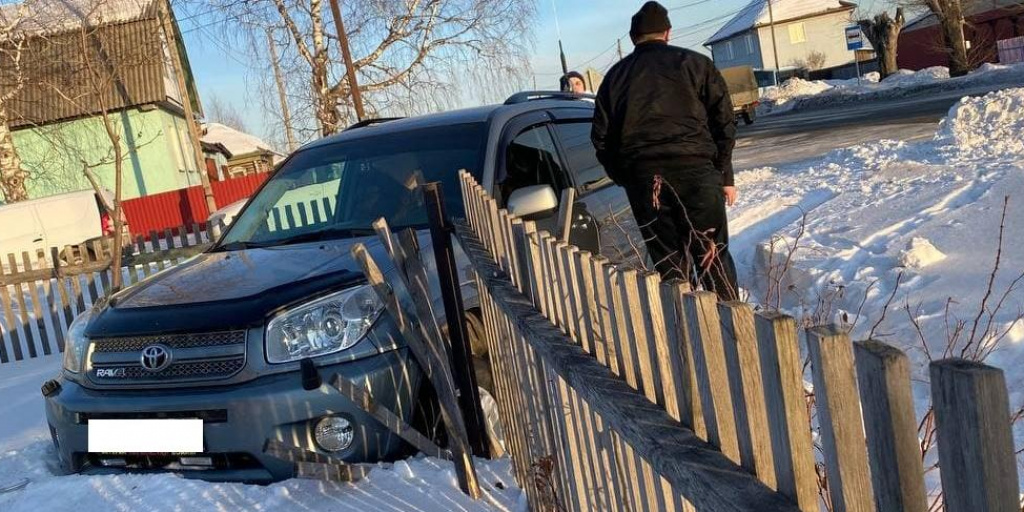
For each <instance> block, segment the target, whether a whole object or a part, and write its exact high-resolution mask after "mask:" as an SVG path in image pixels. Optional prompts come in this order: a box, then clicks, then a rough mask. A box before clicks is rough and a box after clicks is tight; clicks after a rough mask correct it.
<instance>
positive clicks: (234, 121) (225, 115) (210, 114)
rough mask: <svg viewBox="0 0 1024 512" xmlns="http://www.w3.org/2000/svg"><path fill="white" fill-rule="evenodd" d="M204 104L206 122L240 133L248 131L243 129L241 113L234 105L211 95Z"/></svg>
mask: <svg viewBox="0 0 1024 512" xmlns="http://www.w3.org/2000/svg"><path fill="white" fill-rule="evenodd" d="M204 103H205V104H206V118H207V120H208V121H211V122H214V123H220V124H222V125H225V126H230V127H231V128H234V129H236V130H238V131H240V132H244V131H248V130H246V128H245V121H244V120H243V119H242V113H241V112H239V111H238V109H237V108H235V106H234V105H232V104H230V103H226V102H225V101H224V100H223V99H222V98H221V97H220V96H218V95H216V94H211V95H210V96H209V97H207V99H206V101H205V102H204Z"/></svg>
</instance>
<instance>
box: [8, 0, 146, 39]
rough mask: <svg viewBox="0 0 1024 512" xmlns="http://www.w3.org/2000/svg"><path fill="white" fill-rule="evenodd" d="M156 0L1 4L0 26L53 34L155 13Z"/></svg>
mask: <svg viewBox="0 0 1024 512" xmlns="http://www.w3.org/2000/svg"><path fill="white" fill-rule="evenodd" d="M157 8H158V4H157V2H156V0H34V1H31V2H27V1H26V2H16V3H8V4H5V5H0V26H5V27H9V28H10V30H11V31H12V32H14V33H23V34H27V35H42V34H55V33H59V32H64V31H68V30H74V29H78V28H79V27H82V26H100V25H106V24H111V23H124V22H128V21H135V20H139V19H146V18H154V17H156V15H157V14H156V13H157Z"/></svg>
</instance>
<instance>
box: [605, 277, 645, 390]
mask: <svg viewBox="0 0 1024 512" xmlns="http://www.w3.org/2000/svg"><path fill="white" fill-rule="evenodd" d="M605 283H606V288H605V289H606V290H607V295H608V300H609V301H610V304H611V310H610V311H609V316H610V319H611V321H612V329H613V331H614V332H613V336H612V337H611V338H609V339H608V368H609V369H611V371H612V373H613V374H614V375H616V376H621V377H622V378H624V379H625V380H626V383H627V384H629V385H630V387H632V388H633V389H636V388H637V382H636V374H635V373H633V372H632V371H629V372H627V371H626V357H625V354H623V352H622V350H623V349H622V346H623V345H628V344H629V343H630V337H629V331H630V329H631V327H630V326H629V316H627V314H626V306H625V304H624V303H623V300H622V274H621V273H620V272H619V271H618V270H616V269H615V267H613V266H611V265H609V266H608V267H606V268H605ZM630 361H632V360H631V359H630ZM630 368H632V366H630Z"/></svg>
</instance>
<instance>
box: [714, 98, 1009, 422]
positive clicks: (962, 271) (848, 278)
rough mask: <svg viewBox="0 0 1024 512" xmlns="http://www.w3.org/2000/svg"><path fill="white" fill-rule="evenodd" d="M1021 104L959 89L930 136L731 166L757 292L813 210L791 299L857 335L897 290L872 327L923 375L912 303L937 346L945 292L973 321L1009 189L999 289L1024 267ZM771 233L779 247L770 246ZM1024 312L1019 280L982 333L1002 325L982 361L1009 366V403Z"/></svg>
mask: <svg viewBox="0 0 1024 512" xmlns="http://www.w3.org/2000/svg"><path fill="white" fill-rule="evenodd" d="M1022 107H1024V89H1009V90H1005V91H1000V92H996V93H991V94H988V95H986V96H983V97H977V98H964V99H963V100H961V102H960V103H959V104H957V105H956V106H954V107H953V108H952V109H951V110H950V114H949V117H948V118H947V119H946V120H944V121H943V122H942V123H940V125H939V126H938V127H937V130H936V135H935V136H934V137H933V138H931V139H929V140H922V141H916V142H906V141H898V140H879V141H875V142H869V143H865V144H860V145H856V146H852V147H848V148H843V149H837V150H834V151H831V152H830V153H828V154H827V155H825V156H824V157H820V158H815V159H811V160H805V161H803V162H798V163H795V164H788V165H783V166H779V167H760V168H754V169H750V170H746V171H741V172H739V173H737V176H736V181H737V186H738V187H739V189H740V191H741V201H740V203H739V204H738V205H737V207H736V208H735V209H733V210H731V212H730V218H731V221H730V231H731V232H732V234H733V237H732V248H733V252H734V255H735V257H736V260H737V265H738V266H739V268H740V273H741V277H740V279H741V282H742V283H744V284H745V285H747V286H750V287H751V288H752V291H751V294H752V295H753V298H754V299H755V300H761V301H764V300H765V296H766V293H767V290H768V288H769V285H768V283H770V282H771V278H769V277H768V275H769V274H770V272H769V271H768V269H769V268H771V267H773V266H778V265H779V264H780V262H781V261H783V260H784V259H785V253H786V250H787V248H788V247H791V246H792V244H793V243H794V240H796V238H797V236H798V235H799V233H800V226H801V224H802V222H803V221H802V220H801V219H802V216H803V215H806V224H805V233H804V234H803V235H802V236H801V237H800V239H799V243H798V244H797V247H798V249H797V251H796V253H795V258H794V267H795V268H794V269H793V270H792V271H791V272H790V273H789V274H788V275H786V276H785V280H784V281H783V286H782V288H783V301H782V302H783V307H784V308H786V309H787V310H789V311H791V312H793V313H795V314H797V315H801V316H803V317H805V318H817V319H819V320H825V321H835V320H841V319H843V318H844V313H845V318H846V319H848V321H849V322H851V323H854V322H855V326H854V330H853V337H854V338H855V339H859V338H863V337H865V336H867V335H868V334H869V332H870V331H871V330H872V328H873V326H874V324H875V323H876V322H877V321H878V320H879V319H880V317H881V313H882V311H883V310H885V304H886V302H887V301H888V300H889V297H890V296H892V297H893V300H892V302H891V306H890V308H889V310H888V312H887V313H886V315H887V316H886V318H885V321H884V322H882V323H881V325H879V327H878V328H877V329H876V330H875V333H874V337H876V338H880V339H882V340H884V341H887V342H889V343H892V344H894V345H897V346H899V347H901V348H904V349H905V350H906V351H907V352H908V354H909V355H910V356H911V358H912V359H913V360H914V361H915V363H917V364H916V369H915V372H916V375H915V377H916V378H919V379H926V378H927V372H926V367H925V365H924V362H925V361H926V358H925V355H924V354H925V353H924V350H923V347H922V344H923V343H922V341H921V340H920V339H919V336H918V333H917V332H916V330H915V329H914V327H913V325H912V322H911V321H910V316H909V315H908V312H907V311H906V309H905V308H906V307H907V306H908V305H909V308H910V312H911V313H912V315H913V316H914V318H916V320H917V321H918V322H919V323H920V325H921V335H922V336H923V338H924V339H925V340H926V343H927V346H928V348H929V349H930V350H931V351H932V353H934V354H941V353H942V349H943V347H944V346H945V343H946V340H947V324H946V316H945V313H944V311H945V308H946V306H947V301H948V300H950V299H951V300H952V302H951V303H950V310H951V312H952V314H953V315H955V316H956V318H959V319H963V320H966V321H968V330H970V327H971V325H972V323H973V319H974V317H975V316H976V315H977V312H978V308H979V305H980V303H981V300H982V296H983V294H984V293H985V287H986V283H987V280H988V277H989V274H990V272H991V270H992V267H993V263H994V260H995V255H996V248H997V236H998V231H999V224H1000V216H1001V211H1002V207H1003V201H1004V197H1005V196H1007V195H1010V196H1011V197H1010V207H1009V211H1008V214H1007V217H1006V223H1007V225H1006V234H1007V236H1006V241H1005V244H1006V245H1005V246H1004V248H1003V253H1002V263H1001V264H1002V269H1003V270H1002V271H1001V272H1000V274H999V276H998V278H997V280H996V294H997V296H998V295H999V294H1001V292H1002V291H1003V290H1005V289H1006V287H1007V286H1009V285H1010V283H1011V281H1012V280H1013V279H1014V278H1015V277H1017V276H1019V275H1020V274H1021V272H1022V271H1024V238H1021V236H1020V234H1021V233H1024V143H1022V142H1021V140H1020V135H1019V134H1020V133H1021V130H1022V128H1024V108H1022ZM773 239H775V240H776V243H775V246H776V250H775V255H774V256H771V257H770V258H769V256H770V255H771V254H772V253H771V251H769V250H767V246H768V245H769V244H768V243H769V241H770V240H773ZM771 274H773V275H774V276H776V277H777V276H778V274H779V272H771ZM901 274H902V276H901ZM897 281H899V282H900V286H899V287H898V289H897V287H896V284H897ZM789 285H793V288H792V289H790V288H788V287H789ZM801 291H803V293H801ZM862 304H863V306H862ZM992 305H993V303H992V302H990V303H989V307H990V308H991V307H992ZM858 311H862V317H861V318H858V317H857V313H858ZM1021 311H1024V290H1021V289H1018V290H1017V291H1016V292H1015V293H1011V294H1010V295H1009V296H1008V298H1007V300H1006V303H1005V305H1004V308H1003V310H1002V311H1001V312H1000V313H999V314H998V315H996V316H995V318H993V321H992V326H993V330H994V331H995V332H996V334H995V336H990V337H989V338H988V341H991V340H993V339H995V337H999V336H1002V335H1004V334H1005V336H1003V338H1002V340H1001V341H1000V348H999V349H998V350H996V351H995V352H994V353H993V355H992V356H991V358H989V360H988V361H987V362H988V363H989V364H993V365H995V366H998V367H1001V368H1003V369H1004V370H1005V371H1006V377H1007V385H1008V386H1009V389H1010V394H1011V396H1010V400H1011V406H1012V407H1013V408H1014V409H1016V408H1017V407H1019V406H1021V405H1022V404H1024V386H1021V384H1022V380H1024V371H1022V370H1021V366H1022V363H1024V324H1022V323H1020V322H1017V319H1018V317H1019V315H1020V314H1021ZM950 321H951V322H954V321H955V319H953V318H950ZM986 323H987V322H982V327H984V324H986ZM919 382H921V381H919ZM915 394H916V395H917V397H918V401H919V406H920V405H921V404H924V403H927V398H928V388H927V387H926V386H925V385H920V384H918V385H917V386H916V389H915ZM919 413H920V411H919ZM1019 437H1020V436H1019Z"/></svg>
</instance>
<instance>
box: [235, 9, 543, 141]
mask: <svg viewBox="0 0 1024 512" xmlns="http://www.w3.org/2000/svg"><path fill="white" fill-rule="evenodd" d="M218 2H220V5H221V7H222V8H223V9H224V10H225V11H227V12H229V13H230V14H231V16H232V17H233V18H235V19H239V20H241V24H242V26H243V27H246V28H248V29H250V30H249V32H250V33H251V34H252V35H251V37H252V38H259V39H260V40H261V41H262V40H263V39H265V38H266V34H265V30H266V29H267V28H272V29H281V30H283V31H284V32H285V33H287V34H288V35H289V38H290V41H289V44H288V45H287V47H281V48H280V49H281V50H282V54H281V55H280V59H281V63H280V65H281V68H282V73H283V74H284V75H285V76H286V77H290V78H296V77H297V78H299V79H300V80H302V86H303V87H304V88H305V89H306V93H305V94H294V95H292V96H293V97H294V99H296V100H302V101H296V102H295V103H294V104H297V106H298V108H297V109H296V110H297V111H300V112H301V111H302V110H308V111H309V112H310V113H311V114H312V118H313V119H315V120H316V129H317V132H318V133H319V134H320V135H328V134H331V133H334V132H336V131H338V130H339V129H341V128H342V127H344V125H345V124H347V122H348V121H349V120H350V119H351V118H352V109H351V107H352V105H351V102H350V99H349V98H350V95H351V93H350V90H349V83H348V80H347V79H346V78H345V67H344V64H343V59H342V58H341V56H340V52H339V51H338V48H337V45H336V44H335V43H333V42H332V41H331V39H334V38H336V35H335V34H332V31H333V30H334V28H333V23H331V22H330V15H329V13H328V11H327V5H326V2H324V1H323V0H254V1H251V2H244V3H241V2H235V1H233V0H218ZM343 12H344V14H345V26H346V29H347V30H348V35H349V39H350V46H351V48H352V52H353V66H354V68H355V71H356V74H357V77H358V82H359V91H360V92H361V93H362V95H363V98H364V102H365V103H366V109H367V111H368V113H369V115H377V114H379V113H381V112H382V111H389V112H394V111H395V110H401V111H402V114H413V113H420V112H423V111H429V110H436V109H439V108H446V107H450V106H453V105H454V104H456V103H457V100H458V97H459V93H460V92H465V91H469V92H475V93H481V92H483V93H487V92H492V91H495V90H499V89H503V84H504V83H509V82H510V80H514V79H519V78H522V76H523V75H522V72H523V71H524V70H525V69H526V68H527V64H526V59H525V56H526V53H527V52H526V50H527V48H526V43H525V41H526V40H525V36H526V34H527V33H528V31H529V26H530V22H531V21H532V19H533V17H534V12H535V6H534V2H533V1H532V0H411V1H406V0H380V1H374V2H356V1H351V2H346V3H345V5H344V8H343ZM289 70H295V71H296V73H291V72H290V71H289ZM298 71H302V72H301V73H298ZM467 82H468V83H467ZM476 84H482V85H480V86H476ZM474 86H476V87H474ZM290 89H292V90H294V88H290ZM295 96H298V97H295ZM303 96H305V97H303ZM290 99H291V98H290ZM301 103H305V105H301ZM295 114H297V113H295ZM294 117H295V118H301V117H300V116H299V115H295V116H294Z"/></svg>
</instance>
